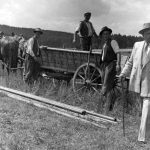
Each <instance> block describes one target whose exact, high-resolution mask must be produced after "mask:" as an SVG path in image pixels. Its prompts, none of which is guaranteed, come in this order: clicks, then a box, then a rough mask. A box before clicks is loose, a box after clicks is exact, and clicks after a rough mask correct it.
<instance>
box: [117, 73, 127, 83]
mask: <svg viewBox="0 0 150 150" xmlns="http://www.w3.org/2000/svg"><path fill="white" fill-rule="evenodd" d="M125 78H126V76H125V75H124V74H120V75H119V80H120V81H121V82H123V81H124V80H125Z"/></svg>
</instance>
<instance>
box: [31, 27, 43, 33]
mask: <svg viewBox="0 0 150 150" xmlns="http://www.w3.org/2000/svg"><path fill="white" fill-rule="evenodd" d="M33 32H34V33H36V32H39V33H40V34H43V31H42V30H41V29H40V28H36V29H34V31H33Z"/></svg>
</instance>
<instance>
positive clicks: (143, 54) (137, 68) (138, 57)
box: [120, 23, 150, 143]
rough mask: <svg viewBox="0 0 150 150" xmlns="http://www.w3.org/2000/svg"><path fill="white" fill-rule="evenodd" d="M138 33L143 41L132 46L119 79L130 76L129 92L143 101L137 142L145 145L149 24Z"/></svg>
mask: <svg viewBox="0 0 150 150" xmlns="http://www.w3.org/2000/svg"><path fill="white" fill-rule="evenodd" d="M139 33H140V34H141V35H142V36H143V38H144V40H143V41H140V42H136V43H135V44H134V46H133V50H132V53H131V56H130V59H129V60H128V61H127V63H126V64H125V67H124V68H123V70H122V72H121V74H120V79H121V80H122V79H124V77H126V76H128V75H130V82H129V90H130V91H133V92H135V93H138V94H139V95H140V97H141V98H142V100H143V106H142V116H141V124H140V129H139V135H138V141H140V143H145V141H146V139H147V138H148V137H150V23H145V24H144V25H143V28H142V29H141V30H140V31H139Z"/></svg>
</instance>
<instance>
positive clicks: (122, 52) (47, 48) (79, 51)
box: [40, 46, 132, 54]
mask: <svg viewBox="0 0 150 150" xmlns="http://www.w3.org/2000/svg"><path fill="white" fill-rule="evenodd" d="M43 47H44V48H43ZM40 48H41V49H43V50H47V51H49V50H54V51H66V52H74V53H85V54H88V53H90V52H89V51H82V50H77V49H63V48H54V47H47V46H41V47H40ZM131 51H132V48H128V49H120V51H119V53H121V54H124V53H131ZM101 52H102V50H101V49H93V50H92V53H93V54H101Z"/></svg>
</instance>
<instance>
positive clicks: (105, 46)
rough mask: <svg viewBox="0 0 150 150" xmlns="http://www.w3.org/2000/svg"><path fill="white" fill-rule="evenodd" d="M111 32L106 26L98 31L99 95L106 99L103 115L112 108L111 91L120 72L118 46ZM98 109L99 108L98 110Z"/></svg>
mask: <svg viewBox="0 0 150 150" xmlns="http://www.w3.org/2000/svg"><path fill="white" fill-rule="evenodd" d="M111 33H112V30H111V29H110V28H108V27H107V26H105V27H103V28H102V29H101V31H100V34H99V37H100V39H101V43H102V46H101V48H102V58H101V60H102V62H101V65H100V68H101V71H102V84H103V85H102V90H101V93H102V95H103V96H104V97H106V101H105V114H107V113H108V111H109V110H111V109H112V108H113V101H112V95H111V90H112V89H113V86H114V79H115V76H116V74H117V73H119V72H120V71H121V66H120V61H121V59H120V54H119V53H118V52H119V46H118V43H117V41H116V40H113V39H112V38H111ZM98 109H99V108H98Z"/></svg>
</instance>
